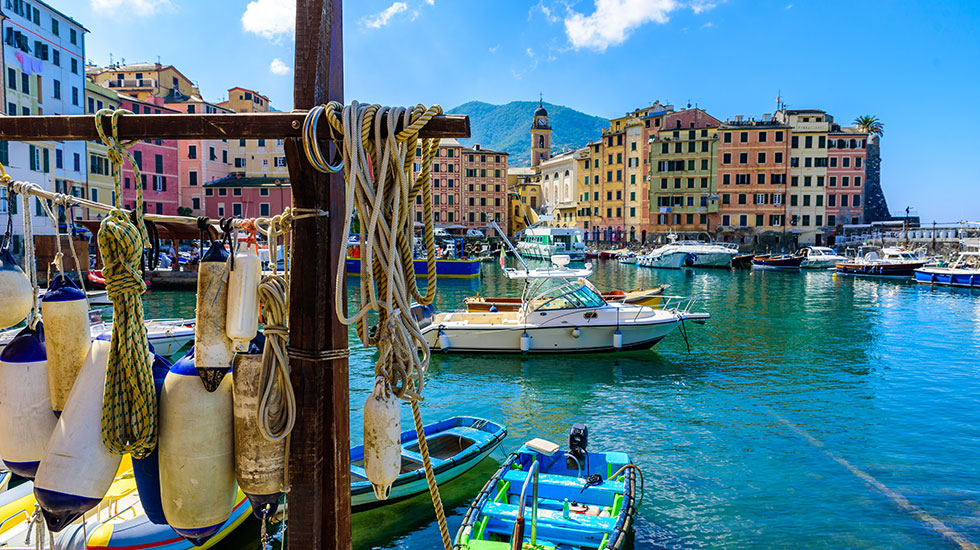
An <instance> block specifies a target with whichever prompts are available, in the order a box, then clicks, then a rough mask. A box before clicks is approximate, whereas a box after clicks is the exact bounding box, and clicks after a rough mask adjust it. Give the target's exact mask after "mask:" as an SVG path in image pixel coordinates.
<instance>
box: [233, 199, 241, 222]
mask: <svg viewBox="0 0 980 550" xmlns="http://www.w3.org/2000/svg"><path fill="white" fill-rule="evenodd" d="M231 215H232V216H235V217H236V218H240V217H241V216H242V203H240V202H236V203H232V205H231Z"/></svg>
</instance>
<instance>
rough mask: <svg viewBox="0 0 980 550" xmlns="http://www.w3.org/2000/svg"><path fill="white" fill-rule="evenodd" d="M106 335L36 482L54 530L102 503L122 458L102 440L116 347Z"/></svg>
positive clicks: (87, 364)
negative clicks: (111, 351) (108, 374)
mask: <svg viewBox="0 0 980 550" xmlns="http://www.w3.org/2000/svg"><path fill="white" fill-rule="evenodd" d="M105 337H106V339H104V340H103V339H101V338H100V339H97V340H95V341H94V342H92V345H91V347H90V349H89V352H88V355H87V356H86V357H85V361H84V364H83V365H82V368H81V370H80V371H79V373H78V379H77V380H76V382H75V387H74V388H73V389H72V391H71V393H70V394H69V396H68V400H67V402H66V403H65V408H64V414H62V415H61V418H59V419H58V424H57V425H56V426H55V429H54V433H53V434H52V435H51V440H50V442H49V443H48V447H47V450H46V451H45V453H44V459H43V460H42V461H41V465H40V467H39V468H38V470H37V477H36V478H35V480H34V497H35V498H36V499H37V502H38V504H40V505H41V513H42V515H43V516H44V521H45V523H47V525H48V529H50V530H51V531H54V532H58V531H61V530H62V529H64V528H65V527H66V526H67V525H68V524H69V523H71V522H73V521H75V520H76V519H78V518H80V517H81V516H82V514H84V513H85V512H87V511H89V510H91V509H92V508H94V507H95V506H96V505H97V504H98V503H99V502H101V501H102V498H103V497H105V494H106V492H108V491H109V486H110V485H112V481H113V479H115V477H116V471H117V470H118V469H119V462H120V460H122V456H121V455H118V454H115V453H111V452H109V450H108V449H106V447H105V445H104V444H103V443H102V423H101V418H102V392H103V390H104V388H105V376H106V365H107V363H108V361H109V348H110V342H109V340H108V335H105ZM147 353H149V350H147Z"/></svg>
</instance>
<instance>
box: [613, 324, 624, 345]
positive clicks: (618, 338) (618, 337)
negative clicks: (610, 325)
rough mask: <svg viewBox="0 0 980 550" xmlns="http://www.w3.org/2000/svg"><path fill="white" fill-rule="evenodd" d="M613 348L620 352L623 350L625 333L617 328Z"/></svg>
mask: <svg viewBox="0 0 980 550" xmlns="http://www.w3.org/2000/svg"><path fill="white" fill-rule="evenodd" d="M613 348H615V349H616V350H620V349H622V348H623V333H622V331H620V330H619V327H616V332H614V333H613Z"/></svg>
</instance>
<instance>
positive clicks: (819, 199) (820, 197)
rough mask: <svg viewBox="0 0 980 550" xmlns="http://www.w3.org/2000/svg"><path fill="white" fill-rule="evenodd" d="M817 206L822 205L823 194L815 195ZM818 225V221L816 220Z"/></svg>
mask: <svg viewBox="0 0 980 550" xmlns="http://www.w3.org/2000/svg"><path fill="white" fill-rule="evenodd" d="M817 206H823V195H817ZM817 225H820V222H817Z"/></svg>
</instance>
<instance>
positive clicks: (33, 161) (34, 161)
mask: <svg viewBox="0 0 980 550" xmlns="http://www.w3.org/2000/svg"><path fill="white" fill-rule="evenodd" d="M36 149H37V148H36V147H34V146H33V145H28V146H27V156H28V157H29V158H30V162H29V166H30V169H31V171H32V172H33V171H37V159H36V157H35V156H34V154H35V153H34V151H35V150H36Z"/></svg>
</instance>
